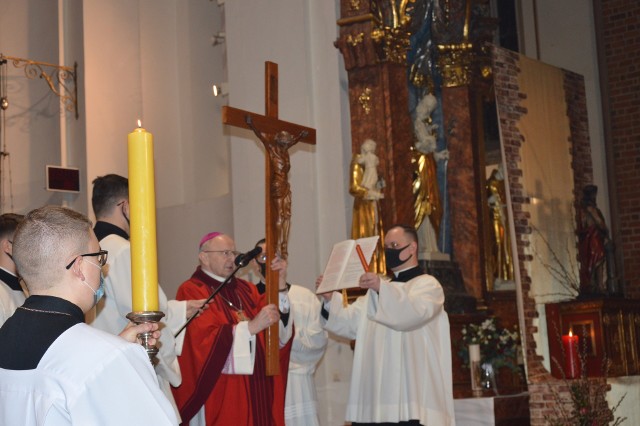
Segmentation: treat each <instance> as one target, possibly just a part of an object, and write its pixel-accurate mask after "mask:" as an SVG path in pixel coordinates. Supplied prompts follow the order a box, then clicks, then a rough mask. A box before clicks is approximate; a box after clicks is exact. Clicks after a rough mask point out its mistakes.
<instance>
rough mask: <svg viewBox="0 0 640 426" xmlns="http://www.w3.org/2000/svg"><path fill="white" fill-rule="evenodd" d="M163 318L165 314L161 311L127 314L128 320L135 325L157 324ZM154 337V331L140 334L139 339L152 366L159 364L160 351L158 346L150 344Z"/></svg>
mask: <svg viewBox="0 0 640 426" xmlns="http://www.w3.org/2000/svg"><path fill="white" fill-rule="evenodd" d="M162 317H164V312H161V311H142V312H129V313H128V314H127V319H128V320H129V321H131V322H133V323H134V324H146V323H148V322H151V323H157V322H159V321H160V320H161V319H162ZM152 336H153V332H152V331H149V332H146V333H140V334H138V338H139V339H140V340H141V341H142V346H143V347H144V349H145V350H146V351H147V355H148V356H149V361H151V364H152V365H154V366H155V365H157V364H158V358H157V357H156V355H157V354H158V352H159V351H160V350H159V349H158V348H157V347H156V345H151V344H149V339H151V338H152Z"/></svg>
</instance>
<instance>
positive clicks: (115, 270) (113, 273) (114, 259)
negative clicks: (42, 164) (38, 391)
mask: <svg viewBox="0 0 640 426" xmlns="http://www.w3.org/2000/svg"><path fill="white" fill-rule="evenodd" d="M91 203H92V206H93V211H94V213H95V215H96V220H97V222H96V225H95V228H94V232H95V234H96V237H97V238H98V241H100V246H101V247H102V248H103V249H104V250H107V251H108V252H109V260H108V262H107V268H106V270H107V271H106V273H105V275H106V276H105V297H104V300H103V301H101V302H100V303H99V304H98V305H97V307H96V312H95V318H91V315H89V316H88V317H87V322H88V323H89V324H90V325H92V326H94V327H96V328H98V329H100V330H103V331H106V332H108V333H112V334H118V333H119V332H120V330H122V329H123V328H124V327H125V326H126V325H127V324H128V323H129V320H128V319H127V318H126V315H127V314H128V313H129V312H131V311H132V310H133V309H132V305H131V304H132V296H131V243H130V242H129V180H128V179H127V178H125V177H122V176H119V175H115V174H109V175H105V176H100V177H97V178H96V179H94V181H93V193H92V198H91ZM158 297H159V306H158V308H159V310H160V311H162V312H164V313H165V317H164V318H162V320H161V321H160V324H161V327H163V330H164V331H163V333H162V336H161V337H160V344H159V345H158V347H159V353H158V355H157V358H158V365H157V366H156V373H157V375H158V381H159V383H160V387H161V388H162V390H163V392H164V393H165V395H166V396H167V398H169V400H170V401H171V402H172V404H173V405H174V408H175V411H176V414H177V413H178V408H177V406H176V404H175V402H174V399H173V394H172V392H171V386H179V385H180V383H181V382H182V378H181V375H180V366H179V365H178V359H177V355H178V354H179V353H180V349H181V347H182V339H183V338H184V334H182V335H181V336H178V339H174V337H173V335H174V333H175V332H176V331H177V330H178V329H179V328H180V327H181V326H182V324H184V323H185V322H186V320H187V318H189V317H190V316H191V315H193V314H194V313H195V312H196V311H197V310H198V308H199V307H200V306H202V304H203V303H204V301H205V300H204V299H203V300H189V301H177V300H171V301H167V296H166V295H165V293H164V291H163V290H162V287H160V286H158Z"/></svg>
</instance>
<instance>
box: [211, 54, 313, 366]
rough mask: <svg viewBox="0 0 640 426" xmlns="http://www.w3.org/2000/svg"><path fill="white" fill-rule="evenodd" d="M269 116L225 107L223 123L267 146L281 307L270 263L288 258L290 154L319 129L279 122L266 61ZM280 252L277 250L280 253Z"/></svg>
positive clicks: (272, 73) (274, 332)
mask: <svg viewBox="0 0 640 426" xmlns="http://www.w3.org/2000/svg"><path fill="white" fill-rule="evenodd" d="M264 80H265V81H264V88H265V115H259V114H254V113H252V112H248V111H243V110H241V109H237V108H233V107H229V106H224V107H222V122H223V123H224V124H229V125H232V126H236V127H241V128H243V129H250V130H253V132H254V133H255V134H256V136H258V138H259V139H260V141H261V142H262V144H263V145H264V146H265V149H266V151H267V155H266V157H265V222H266V226H265V230H266V232H265V239H266V249H267V276H266V277H265V280H266V285H267V290H266V294H267V303H273V304H276V305H277V304H278V271H272V270H271V268H270V267H269V263H270V262H271V260H272V259H274V258H275V256H276V253H278V254H279V255H280V256H281V257H282V258H284V259H286V258H287V242H288V237H289V224H290V218H291V190H290V186H289V180H288V179H289V177H288V174H289V168H290V163H289V152H288V149H289V148H291V147H292V146H293V145H295V144H296V143H298V142H305V143H309V144H315V143H316V131H315V129H312V128H309V127H304V126H300V125H297V124H293V123H289V122H286V121H282V120H280V119H278V64H276V63H273V62H265V75H264ZM276 249H277V250H276ZM266 342H267V374H268V375H269V376H275V375H278V374H279V372H280V366H279V360H278V350H279V342H278V324H277V323H276V324H273V325H272V326H270V327H269V328H268V329H267V335H266Z"/></svg>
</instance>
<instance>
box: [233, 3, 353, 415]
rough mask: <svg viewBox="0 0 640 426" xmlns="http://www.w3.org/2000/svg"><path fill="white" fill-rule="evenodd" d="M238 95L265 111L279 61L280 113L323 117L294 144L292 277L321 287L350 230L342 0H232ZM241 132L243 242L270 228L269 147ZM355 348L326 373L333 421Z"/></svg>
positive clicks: (324, 391)
mask: <svg viewBox="0 0 640 426" xmlns="http://www.w3.org/2000/svg"><path fill="white" fill-rule="evenodd" d="M224 8H225V23H226V32H227V51H228V53H227V56H228V76H229V80H228V81H229V92H230V94H229V98H228V104H229V105H231V106H234V107H237V108H241V109H246V110H249V111H253V112H256V113H259V114H264V62H265V61H266V60H270V61H273V62H276V63H278V65H279V89H280V90H279V101H280V104H279V117H280V118H281V119H283V120H286V121H290V122H294V123H298V124H303V125H306V126H310V127H314V128H316V130H317V144H316V146H315V147H308V146H303V145H302V144H298V145H296V146H295V147H294V148H292V149H291V151H290V156H291V172H290V181H291V184H292V194H293V196H292V197H293V200H292V212H293V219H292V223H291V234H290V239H289V274H288V281H289V282H291V283H296V284H300V285H304V286H307V287H309V288H313V286H314V281H315V277H316V276H317V275H318V274H319V273H321V272H322V270H323V268H324V265H325V262H326V260H327V259H328V256H329V253H330V251H331V247H332V246H333V244H334V243H335V242H337V241H340V240H343V239H346V238H348V235H349V234H348V232H349V230H350V222H351V203H352V202H353V200H352V199H351V197H350V196H349V194H348V163H349V161H350V159H351V149H350V146H351V141H350V136H349V135H350V128H349V115H348V114H349V113H348V107H346V105H347V103H346V102H347V101H346V99H347V96H346V76H345V74H344V72H343V70H344V66H343V64H342V63H341V62H340V58H339V52H338V51H337V49H335V48H334V47H333V42H334V41H335V39H336V38H337V26H336V21H337V2H326V1H325V2H318V1H313V0H307V1H303V2H301V1H296V0H279V1H252V2H250V1H233V2H226V3H225V5H224ZM226 131H228V132H229V134H230V135H231V164H232V188H233V209H234V223H235V229H234V234H235V237H236V243H237V244H238V247H239V248H240V249H241V250H245V249H248V248H250V247H251V246H252V245H253V243H254V242H255V241H256V240H257V239H259V238H260V237H262V236H263V234H264V180H263V179H264V178H263V177H262V176H263V173H264V154H263V148H262V146H261V143H260V142H259V141H258V140H257V138H256V137H255V136H254V135H253V133H252V132H250V131H246V130H238V129H229V130H226ZM351 362H352V351H351V349H350V348H349V346H348V345H347V344H345V343H338V342H336V341H333V340H332V341H331V342H330V343H329V349H328V351H327V354H326V355H325V358H324V360H323V361H322V363H321V365H320V366H319V368H318V371H317V373H316V383H317V390H318V399H319V406H320V413H321V422H322V424H323V425H331V426H333V425H336V424H342V422H343V420H344V414H345V404H346V400H347V391H348V386H349V377H350V370H351Z"/></svg>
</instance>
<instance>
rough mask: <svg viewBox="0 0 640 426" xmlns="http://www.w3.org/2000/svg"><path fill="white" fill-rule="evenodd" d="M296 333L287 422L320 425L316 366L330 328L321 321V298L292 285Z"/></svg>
mask: <svg viewBox="0 0 640 426" xmlns="http://www.w3.org/2000/svg"><path fill="white" fill-rule="evenodd" d="M289 300H290V302H291V318H290V321H291V320H293V327H294V329H295V334H294V336H293V345H292V347H291V359H290V360H289V375H288V376H287V393H286V397H285V407H284V421H285V423H286V425H287V426H317V425H318V424H319V422H318V412H317V399H318V398H317V395H316V387H315V384H314V381H313V374H314V373H315V371H316V366H317V365H318V362H319V361H320V358H322V355H323V354H324V350H325V348H326V346H327V332H326V331H325V330H324V329H323V327H322V323H321V321H320V301H319V300H318V297H317V296H316V295H315V294H314V293H313V292H311V290H309V289H307V288H305V287H301V286H298V285H292V286H291V287H290V288H289Z"/></svg>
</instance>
